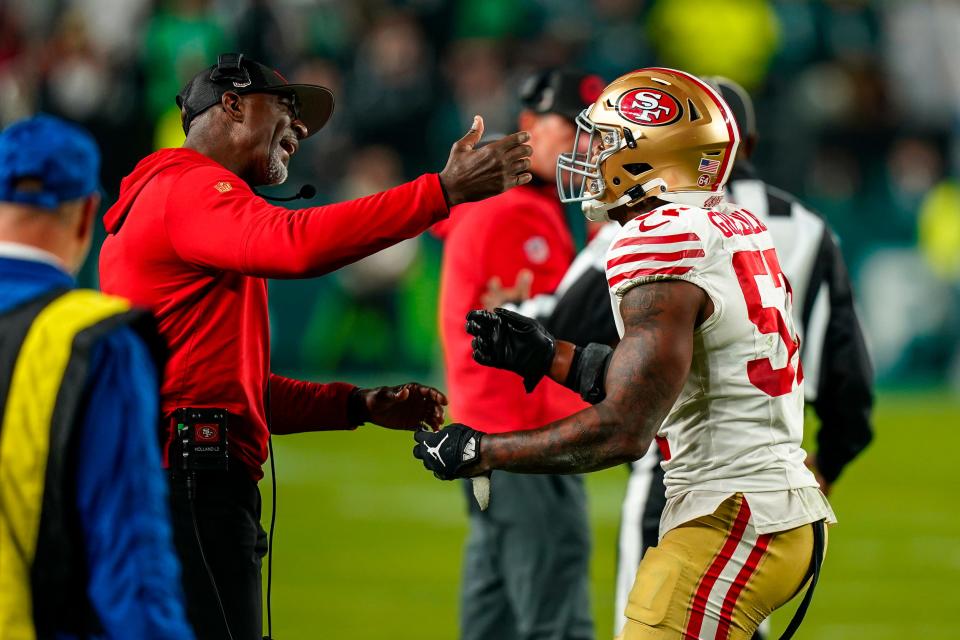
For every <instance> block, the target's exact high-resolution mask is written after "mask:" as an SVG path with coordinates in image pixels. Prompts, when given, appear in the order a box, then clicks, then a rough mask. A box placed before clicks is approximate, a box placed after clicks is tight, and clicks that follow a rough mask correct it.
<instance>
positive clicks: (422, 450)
mask: <svg viewBox="0 0 960 640" xmlns="http://www.w3.org/2000/svg"><path fill="white" fill-rule="evenodd" d="M482 437H483V434H482V433H480V432H479V431H476V430H474V429H471V428H470V427H468V426H466V425H463V424H458V423H454V424H451V425H449V426H447V427H445V428H443V429H441V430H440V431H437V432H436V433H433V432H431V431H417V432H416V433H415V434H413V439H414V440H416V441H417V444H416V445H415V446H414V447H413V457H414V458H419V459H420V460H422V461H423V466H424V467H425V468H426V469H427V470H428V471H433V475H434V476H436V477H437V478H439V479H441V480H453V479H455V478H469V477H471V476H475V475H479V474H480V473H483V469H481V468H480V465H478V464H477V463H478V462H479V461H480V439H481V438H482Z"/></svg>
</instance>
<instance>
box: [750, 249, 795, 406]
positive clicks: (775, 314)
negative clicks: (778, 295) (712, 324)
mask: <svg viewBox="0 0 960 640" xmlns="http://www.w3.org/2000/svg"><path fill="white" fill-rule="evenodd" d="M733 270H734V271H735V272H736V273H737V280H739V281H740V289H741V290H743V297H744V299H745V300H746V302H747V314H748V315H749V316H750V322H752V323H753V324H755V325H756V326H757V329H759V330H760V333H763V334H771V333H776V334H779V335H780V339H781V340H783V343H784V345H786V347H787V364H786V366H784V367H782V368H780V369H774V368H773V363H772V362H771V361H770V358H758V359H757V360H751V361H750V362H748V363H747V377H748V378H750V382H751V383H752V384H753V386H755V387H756V388H758V389H760V390H761V391H763V392H764V393H766V394H767V395H770V396H782V395H784V394H786V393H789V392H790V390H791V389H793V383H794V380H795V379H796V380H797V381H798V382H799V381H802V380H803V370H802V369H800V367H799V363H798V367H797V369H799V371H797V370H795V369H794V368H793V364H791V363H792V362H793V356H794V354H795V353H796V352H797V350H798V349H799V348H800V338H795V337H794V336H792V335H790V328H789V326H788V325H787V322H786V321H785V320H784V318H783V313H781V310H780V309H778V308H776V307H765V306H763V302H762V300H761V299H760V289H759V287H758V286H757V276H770V278H771V279H772V280H773V284H774V285H775V286H776V287H777V288H778V289H780V288H783V289H785V291H784V293H785V296H789V295H792V291H791V290H790V284H789V283H788V282H787V279H786V278H785V277H784V276H783V271H781V270H780V262H779V261H778V260H777V252H776V251H775V250H773V249H767V250H766V251H763V252H761V251H738V252H736V253H734V254H733ZM783 312H786V309H783Z"/></svg>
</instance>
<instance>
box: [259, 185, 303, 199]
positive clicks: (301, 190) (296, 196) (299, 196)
mask: <svg viewBox="0 0 960 640" xmlns="http://www.w3.org/2000/svg"><path fill="white" fill-rule="evenodd" d="M253 192H254V193H256V194H257V195H258V196H260V197H261V198H263V199H264V200H272V201H274V202H290V201H291V200H299V199H300V198H303V199H304V200H309V199H311V198H313V197H314V196H315V195H317V188H316V187H315V186H313V185H312V184H305V185H303V186H302V187H300V191H298V192H297V195H295V196H290V197H289V198H275V197H273V196H267V195H264V194H262V193H260V192H259V191H257V190H256V189H254V190H253Z"/></svg>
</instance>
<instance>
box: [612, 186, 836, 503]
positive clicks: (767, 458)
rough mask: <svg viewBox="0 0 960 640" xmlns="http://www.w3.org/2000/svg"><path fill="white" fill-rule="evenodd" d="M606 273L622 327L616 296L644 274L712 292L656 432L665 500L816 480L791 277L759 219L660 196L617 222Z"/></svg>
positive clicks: (793, 485)
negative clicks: (685, 370) (809, 461)
mask: <svg viewBox="0 0 960 640" xmlns="http://www.w3.org/2000/svg"><path fill="white" fill-rule="evenodd" d="M606 275H607V282H608V284H609V287H610V295H611V298H612V302H613V311H614V317H615V319H616V322H617V330H618V331H619V333H620V335H621V336H622V335H623V318H622V317H621V314H620V301H621V299H622V297H623V296H624V294H626V292H627V291H629V290H630V289H631V288H633V287H635V286H637V285H641V284H645V283H649V282H653V281H657V280H668V279H676V280H685V281H687V282H691V283H693V284H695V285H697V286H698V287H700V288H701V289H703V290H704V291H705V292H706V293H707V295H709V296H710V299H711V300H712V301H713V305H714V312H713V315H711V316H710V318H708V319H707V320H706V321H705V322H704V323H703V324H702V325H701V326H700V327H699V328H698V329H697V330H696V332H695V334H694V349H693V361H692V365H691V369H690V374H689V376H688V378H687V381H686V383H685V385H684V387H683V391H682V392H681V393H680V397H679V398H677V401H676V404H674V406H673V408H672V409H671V410H670V413H669V414H668V415H667V417H666V419H665V420H664V421H663V424H662V425H661V426H660V429H659V432H658V433H657V443H658V445H659V446H660V449H661V451H662V452H663V454H664V456H663V457H664V459H665V460H664V463H663V468H664V471H665V476H664V483H665V485H666V490H667V498H668V500H669V499H671V498H676V497H678V496H680V495H682V494H684V493H686V492H690V491H694V490H696V491H704V492H716V497H717V498H718V499H722V498H721V496H723V495H728V494H730V493H734V492H743V493H745V494H746V493H753V492H769V491H785V490H792V489H799V488H802V487H817V482H816V479H815V478H814V476H813V474H812V473H811V472H810V471H809V470H808V469H807V468H806V467H805V466H804V458H805V457H806V454H805V453H804V451H803V449H802V448H801V446H800V443H801V440H802V437H803V372H802V369H801V366H800V357H799V338H798V336H797V331H796V329H795V328H794V321H793V314H792V309H791V297H792V295H791V291H790V285H789V283H788V282H787V280H786V278H785V277H784V275H783V273H782V271H781V268H780V264H779V261H778V259H777V252H776V250H775V249H774V245H773V239H772V237H771V235H770V233H769V232H768V231H767V228H766V227H765V226H764V224H763V223H762V222H761V221H760V219H759V218H757V217H756V216H754V215H753V214H751V213H749V212H748V211H746V210H744V209H737V208H735V205H728V204H723V205H721V206H720V207H718V208H717V209H716V210H705V209H701V208H697V207H690V206H681V205H674V204H668V205H664V206H662V207H660V208H658V209H655V210H653V211H651V212H650V213H648V214H644V215H642V216H640V217H639V218H636V219H634V220H632V221H630V222H629V223H627V224H626V225H624V226H623V227H622V228H621V230H620V232H619V234H617V236H616V238H615V239H614V241H613V243H612V244H611V245H610V249H609V250H608V252H607V269H606ZM711 495H713V494H711ZM827 508H829V507H827Z"/></svg>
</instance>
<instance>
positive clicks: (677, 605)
mask: <svg viewBox="0 0 960 640" xmlns="http://www.w3.org/2000/svg"><path fill="white" fill-rule="evenodd" d="M812 553H813V527H811V526H810V525H803V526H800V527H797V528H795V529H790V530H787V531H781V532H777V533H772V534H764V535H757V533H756V530H755V529H754V527H753V523H752V521H751V519H750V507H749V505H748V504H747V501H746V500H745V499H744V498H743V495H742V494H736V495H734V496H731V497H730V498H728V499H727V500H725V501H724V502H723V503H722V504H721V505H720V506H719V507H718V508H717V510H716V511H715V512H714V513H713V514H711V515H709V516H704V517H702V518H697V519H696V520H693V521H691V522H687V523H685V524H683V525H681V526H679V527H677V528H675V529H672V530H670V531H669V532H667V534H666V535H665V536H664V537H663V539H662V540H661V541H660V544H659V545H658V546H656V547H651V548H650V549H649V550H648V551H647V553H646V555H644V556H643V560H642V561H641V562H640V567H639V568H638V569H637V578H636V580H635V581H634V583H633V589H632V590H631V591H630V597H629V599H628V601H627V608H626V611H625V613H626V617H627V624H626V626H625V627H624V629H623V634H622V635H621V636H619V638H620V639H621V640H708V639H709V640H750V638H751V637H752V636H753V632H754V631H755V630H756V628H757V626H758V625H759V624H760V623H761V622H763V620H764V619H765V618H766V617H767V616H769V615H770V613H771V612H772V611H773V610H774V609H777V608H778V607H781V606H783V605H784V604H786V603H787V602H788V601H789V600H790V599H791V598H793V597H794V596H795V595H797V593H798V592H799V591H800V590H801V587H802V586H803V582H804V578H805V576H806V574H807V570H808V569H809V568H810V559H811V555H812Z"/></svg>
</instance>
